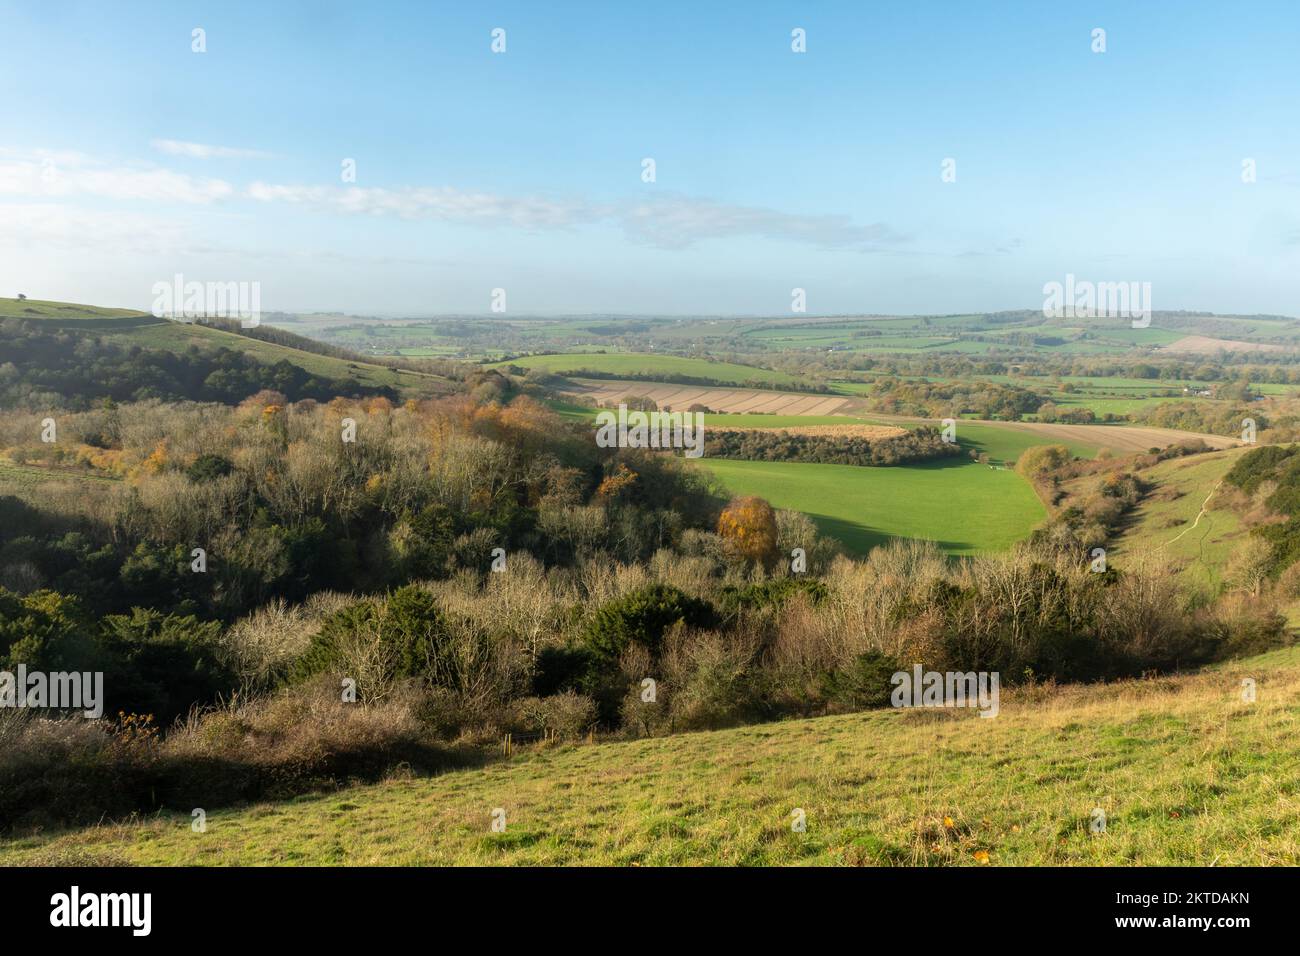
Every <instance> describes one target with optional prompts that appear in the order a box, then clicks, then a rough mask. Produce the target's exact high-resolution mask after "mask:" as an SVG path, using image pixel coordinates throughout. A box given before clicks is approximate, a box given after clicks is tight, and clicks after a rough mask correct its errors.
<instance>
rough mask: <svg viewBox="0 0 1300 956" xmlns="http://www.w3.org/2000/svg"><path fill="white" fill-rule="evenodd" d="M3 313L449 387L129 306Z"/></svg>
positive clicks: (162, 343)
mask: <svg viewBox="0 0 1300 956" xmlns="http://www.w3.org/2000/svg"><path fill="white" fill-rule="evenodd" d="M4 318H20V319H27V320H29V321H35V322H42V323H47V324H49V325H51V326H57V327H58V328H61V329H66V330H67V331H71V332H85V333H87V334H94V335H98V336H104V337H105V338H107V339H108V340H109V341H113V342H118V343H119V344H134V345H139V346H140V347H141V348H146V349H160V350H163V351H169V352H184V351H185V350H186V349H188V348H190V347H191V346H197V347H199V348H227V349H231V350H233V351H237V352H243V353H245V354H247V355H250V356H252V357H253V358H255V359H256V360H258V361H259V362H263V363H265V364H267V365H272V364H274V363H276V362H280V361H288V362H290V363H292V364H294V365H297V366H299V367H300V368H303V369H305V370H306V371H307V372H309V373H311V374H313V375H319V376H322V377H327V378H332V379H342V380H347V381H351V382H355V383H357V384H358V385H362V386H370V387H384V386H388V387H392V388H396V389H397V390H398V391H399V392H400V393H401V394H402V395H403V396H408V397H420V396H424V395H433V394H438V393H439V392H444V391H447V381H446V380H445V379H443V378H441V377H439V376H436V375H426V374H423V373H420V372H409V371H401V370H398V369H392V368H388V367H386V366H383V365H376V364H373V363H370V362H365V361H361V360H359V359H358V360H347V359H341V358H335V357H334V356H330V355H320V354H317V353H315V352H308V351H304V350H303V349H298V348H291V347H288V346H284V345H277V344H275V343H273V342H263V341H261V340H259V339H254V338H250V337H248V336H245V335H239V334H237V333H234V332H226V331H224V330H222V329H217V328H211V327H208V326H202V325H193V324H187V323H183V322H172V321H170V320H168V319H160V318H158V317H156V316H153V315H150V314H148V313H147V312H135V311H132V310H130V309H106V308H101V307H99V306H92V305H77V304H74V303H68V302H44V301H33V300H30V299H29V300H25V301H20V300H18V299H3V298H0V319H4Z"/></svg>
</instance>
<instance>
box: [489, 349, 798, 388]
mask: <svg viewBox="0 0 1300 956" xmlns="http://www.w3.org/2000/svg"><path fill="white" fill-rule="evenodd" d="M499 365H518V366H519V367H520V368H540V369H546V370H547V371H550V372H554V373H555V374H557V375H566V374H569V373H577V372H580V371H592V372H601V373H606V374H609V375H617V376H637V377H640V376H643V375H644V376H653V377H654V378H656V379H659V380H662V381H669V380H671V379H672V378H673V377H675V376H676V377H686V378H697V379H713V380H715V381H718V382H726V383H728V384H731V385H741V384H744V383H746V382H761V383H763V384H764V385H796V384H799V380H798V379H796V378H795V377H794V376H793V375H789V374H787V373H785V372H774V371H772V370H770V369H765V368H756V367H754V366H752V365H736V364H734V363H731V362H709V361H706V360H705V359H696V358H684V357H682V356H678V355H649V354H644V353H639V352H611V353H604V354H593V353H582V352H579V353H566V354H564V355H531V356H528V357H526V358H518V359H512V360H510V361H509V362H498V363H496V366H499ZM496 366H493V367H496Z"/></svg>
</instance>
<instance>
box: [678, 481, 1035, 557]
mask: <svg viewBox="0 0 1300 956" xmlns="http://www.w3.org/2000/svg"><path fill="white" fill-rule="evenodd" d="M702 465H703V467H706V468H708V469H709V470H710V471H712V472H713V474H714V475H716V476H717V477H718V479H719V480H721V482H722V484H723V485H724V486H725V487H726V488H727V490H728V491H730V492H731V493H733V494H737V495H759V496H760V497H763V498H766V499H767V500H768V501H770V502H771V503H772V505H774V506H775V507H777V508H789V509H792V510H794V511H802V512H804V513H805V514H807V515H808V516H809V517H811V518H812V519H813V520H814V521H815V522H816V523H817V526H818V528H819V529H820V530H821V532H822V533H823V534H827V535H830V536H831V537H833V538H836V539H838V540H840V541H842V542H843V543H844V544H845V546H846V547H847V548H848V549H849V550H850V551H851V552H854V553H857V554H865V553H866V552H868V551H870V550H871V549H872V548H874V547H876V546H878V545H881V544H884V543H886V542H887V541H888V540H889V539H890V538H893V537H899V538H924V539H928V540H931V541H934V542H936V543H937V544H938V545H939V547H941V548H942V549H943V550H945V551H947V552H948V553H950V554H975V553H977V552H981V551H1001V550H1003V549H1005V548H1008V547H1010V546H1011V545H1012V544H1014V543H1015V542H1016V541H1019V540H1020V539H1021V538H1023V537H1025V536H1026V535H1027V534H1029V531H1030V530H1031V529H1032V528H1033V526H1034V525H1035V524H1037V523H1038V522H1040V521H1042V520H1043V518H1044V517H1046V512H1045V510H1044V508H1043V505H1042V503H1041V502H1040V501H1039V500H1038V496H1037V495H1035V494H1034V491H1033V489H1032V488H1030V487H1029V484H1028V483H1027V482H1026V481H1025V480H1024V479H1022V478H1021V477H1020V476H1019V475H1017V474H1015V473H1014V472H1011V471H1006V470H1002V469H994V468H989V467H987V466H985V465H979V464H974V463H971V462H966V461H961V460H957V461H946V462H943V463H938V464H926V465H912V466H906V467H893V468H858V467H856V466H853V465H816V464H804V463H798V462H759V461H722V460H714V459H706V460H705V461H703V462H702Z"/></svg>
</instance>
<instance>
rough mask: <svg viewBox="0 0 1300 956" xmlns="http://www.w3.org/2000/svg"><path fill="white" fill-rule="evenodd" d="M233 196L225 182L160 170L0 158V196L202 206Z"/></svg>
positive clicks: (47, 156) (78, 159)
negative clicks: (88, 197)
mask: <svg viewBox="0 0 1300 956" xmlns="http://www.w3.org/2000/svg"><path fill="white" fill-rule="evenodd" d="M234 194H235V187H234V186H232V185H231V184H230V183H228V182H226V181H225V180H222V179H211V178H208V177H202V176H189V175H186V174H184V173H176V172H172V171H171V170H169V169H160V168H158V167H131V166H110V165H107V164H104V163H99V162H96V161H95V160H92V159H90V158H88V157H85V156H83V155H81V154H78V153H48V152H39V151H38V152H33V153H29V154H25V155H22V154H16V153H14V152H12V151H4V152H3V153H0V195H7V196H21V197H24V198H28V199H59V198H66V197H72V196H98V197H100V198H104V199H132V200H147V201H153V202H178V203H188V204H206V203H211V202H215V201H217V200H220V199H226V198H229V197H231V196H233V195H234Z"/></svg>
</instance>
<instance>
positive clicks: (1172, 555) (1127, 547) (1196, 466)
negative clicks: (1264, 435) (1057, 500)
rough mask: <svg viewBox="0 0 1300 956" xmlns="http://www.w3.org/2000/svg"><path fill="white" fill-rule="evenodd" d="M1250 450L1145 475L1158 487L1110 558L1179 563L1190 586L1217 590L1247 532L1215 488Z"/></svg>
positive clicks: (1162, 466) (1166, 465) (1168, 464)
mask: <svg viewBox="0 0 1300 956" xmlns="http://www.w3.org/2000/svg"><path fill="white" fill-rule="evenodd" d="M1249 450H1250V449H1249V448H1245V447H1243V448H1232V449H1229V450H1227V451H1221V452H1214V453H1212V454H1207V455H1195V456H1192V457H1190V458H1175V459H1172V460H1170V461H1164V462H1160V463H1159V464H1158V465H1155V466H1153V467H1151V468H1147V469H1145V470H1143V471H1142V473H1141V475H1142V479H1143V480H1144V481H1145V482H1147V483H1148V484H1151V485H1153V486H1154V488H1153V490H1152V491H1151V492H1150V493H1148V494H1147V495H1146V496H1145V497H1144V498H1143V500H1142V502H1141V503H1140V504H1139V505H1138V506H1137V508H1135V509H1134V512H1133V515H1132V517H1131V520H1130V521H1129V522H1128V523H1127V524H1126V525H1125V527H1124V529H1123V531H1122V533H1121V534H1120V536H1119V537H1118V538H1117V539H1116V540H1115V542H1114V544H1113V545H1112V546H1111V547H1110V548H1108V549H1107V554H1108V556H1110V557H1113V559H1114V560H1115V561H1116V562H1117V566H1119V567H1122V566H1123V560H1124V558H1125V557H1126V556H1130V555H1137V554H1142V553H1156V554H1160V555H1163V556H1164V557H1167V558H1168V559H1170V560H1171V561H1173V562H1175V563H1176V564H1178V565H1179V566H1180V567H1181V568H1182V573H1183V575H1184V576H1185V577H1187V578H1188V579H1189V581H1192V582H1194V583H1196V584H1198V585H1206V586H1210V587H1217V586H1218V585H1219V584H1220V583H1221V582H1222V577H1223V568H1224V567H1225V565H1226V564H1227V563H1228V559H1229V558H1230V557H1231V556H1232V552H1233V549H1234V547H1236V545H1237V544H1238V543H1239V542H1240V540H1241V539H1242V537H1243V536H1244V535H1245V534H1246V532H1245V530H1244V529H1243V528H1242V527H1241V521H1240V519H1239V518H1238V516H1237V515H1236V514H1235V513H1234V512H1233V511H1231V510H1230V509H1228V508H1226V507H1223V506H1222V504H1221V502H1216V500H1215V498H1216V497H1217V495H1218V492H1216V491H1215V487H1216V486H1217V485H1218V484H1219V482H1220V480H1222V478H1223V476H1224V475H1225V474H1227V472H1228V469H1230V468H1231V467H1232V466H1233V464H1234V463H1235V462H1236V461H1237V459H1238V458H1240V457H1241V456H1242V455H1243V454H1245V453H1246V452H1247V451H1249ZM1212 492H1213V493H1214V495H1213V496H1212V494H1211V493H1212ZM1207 499H1208V501H1207ZM1202 507H1204V508H1205V511H1204V513H1202V510H1201V509H1202ZM1198 516H1199V520H1198Z"/></svg>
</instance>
